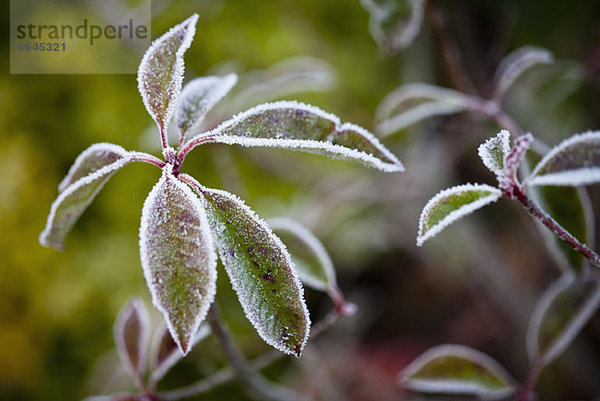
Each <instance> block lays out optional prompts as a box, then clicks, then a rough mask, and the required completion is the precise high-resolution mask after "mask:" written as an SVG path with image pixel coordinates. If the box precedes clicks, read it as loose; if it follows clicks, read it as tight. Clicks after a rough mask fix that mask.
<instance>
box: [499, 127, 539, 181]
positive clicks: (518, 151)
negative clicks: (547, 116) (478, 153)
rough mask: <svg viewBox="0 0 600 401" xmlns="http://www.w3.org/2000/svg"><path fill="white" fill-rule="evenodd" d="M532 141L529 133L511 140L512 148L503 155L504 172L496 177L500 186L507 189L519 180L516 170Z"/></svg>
mask: <svg viewBox="0 0 600 401" xmlns="http://www.w3.org/2000/svg"><path fill="white" fill-rule="evenodd" d="M532 142H533V136H532V135H531V134H525V135H521V136H520V137H518V138H516V139H515V140H514V141H513V147H512V149H511V150H510V152H508V154H505V156H504V174H503V175H502V176H499V177H498V178H499V181H500V188H503V189H509V188H511V186H512V185H513V184H514V183H516V182H519V180H518V177H517V172H518V171H519V166H520V165H521V161H522V160H523V158H524V157H525V153H527V151H528V150H529V147H530V146H531V143H532Z"/></svg>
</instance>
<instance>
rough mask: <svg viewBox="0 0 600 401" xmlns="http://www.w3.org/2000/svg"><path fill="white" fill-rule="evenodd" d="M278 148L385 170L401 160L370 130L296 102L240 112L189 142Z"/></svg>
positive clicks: (391, 169) (394, 169)
mask: <svg viewBox="0 0 600 401" xmlns="http://www.w3.org/2000/svg"><path fill="white" fill-rule="evenodd" d="M207 138H210V140H211V141H212V142H218V143H226V144H238V145H242V146H261V147H276V148H285V149H291V150H299V151H304V152H310V153H316V154H320V155H325V156H329V157H331V158H335V159H343V160H353V161H358V162H361V163H363V164H364V165H366V166H369V167H373V168H376V169H379V170H381V171H385V172H397V171H403V170H404V167H403V166H402V163H400V161H399V160H398V159H397V158H396V156H394V155H393V154H392V153H391V152H390V151H389V150H388V149H386V148H385V146H383V145H382V144H381V143H380V142H379V141H378V140H377V138H375V137H374V136H373V135H372V134H371V133H370V132H368V131H367V130H365V129H364V128H361V127H359V126H357V125H354V124H350V123H345V124H342V123H341V122H340V120H339V119H338V118H337V117H336V116H334V115H332V114H329V113H326V112H324V111H323V110H320V109H318V108H317V107H314V106H309V105H305V104H301V103H297V102H291V101H281V102H276V103H267V104H262V105H260V106H257V107H254V108H252V109H250V110H247V111H245V112H244V113H241V114H238V115H237V116H235V117H233V118H232V119H231V120H228V121H225V122H224V123H222V124H221V125H219V126H218V127H217V128H215V129H214V130H212V131H209V132H207V133H204V134H201V135H199V136H196V137H194V138H192V139H191V140H190V141H189V142H195V141H196V140H200V141H201V142H207V141H208V140H207Z"/></svg>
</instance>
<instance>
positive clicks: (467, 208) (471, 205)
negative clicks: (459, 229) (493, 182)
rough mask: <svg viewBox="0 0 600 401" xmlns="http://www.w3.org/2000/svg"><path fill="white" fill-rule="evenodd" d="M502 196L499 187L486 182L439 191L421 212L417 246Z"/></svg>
mask: <svg viewBox="0 0 600 401" xmlns="http://www.w3.org/2000/svg"><path fill="white" fill-rule="evenodd" d="M501 196H502V192H501V191H500V190H499V189H498V188H494V187H491V186H489V185H485V184H466V185H459V186H456V187H452V188H448V189H445V190H443V191H441V192H439V193H438V194H437V195H435V196H434V197H433V198H431V199H430V200H429V202H427V204H426V205H425V207H424V208H423V211H422V212H421V216H420V217H419V233H418V235H417V246H421V245H423V243H424V242H425V241H427V240H428V239H430V238H432V237H434V236H436V235H437V234H438V233H439V232H440V231H442V230H443V229H444V228H446V227H448V226H449V225H450V224H452V223H454V222H455V221H456V220H458V219H460V218H462V217H464V216H466V215H468V214H470V213H473V212H474V211H475V210H477V209H479V208H482V207H483V206H485V205H487V204H490V203H492V202H495V201H496V200H498V198H500V197H501Z"/></svg>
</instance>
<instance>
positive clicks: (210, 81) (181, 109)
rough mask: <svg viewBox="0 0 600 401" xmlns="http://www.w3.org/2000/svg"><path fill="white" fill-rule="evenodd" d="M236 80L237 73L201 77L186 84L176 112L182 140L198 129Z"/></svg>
mask: <svg viewBox="0 0 600 401" xmlns="http://www.w3.org/2000/svg"><path fill="white" fill-rule="evenodd" d="M236 82H237V75H235V74H229V75H226V76H224V77H200V78H196V79H194V80H192V81H190V82H188V83H187V84H186V85H185V87H184V88H183V91H182V92H181V97H180V99H179V104H178V106H177V112H176V113H175V120H176V121H177V126H178V127H179V131H180V135H181V140H182V141H183V140H184V139H185V137H186V135H187V134H188V133H190V132H191V133H192V134H193V133H194V132H195V131H197V129H198V127H199V126H200V125H201V123H202V121H203V120H204V116H205V115H206V113H208V111H209V110H210V109H212V108H213V106H214V105H215V104H216V103H217V102H218V101H219V100H221V99H222V98H223V96H225V95H226V94H227V93H228V92H229V90H230V89H231V88H232V87H233V86H234V85H235V83H236Z"/></svg>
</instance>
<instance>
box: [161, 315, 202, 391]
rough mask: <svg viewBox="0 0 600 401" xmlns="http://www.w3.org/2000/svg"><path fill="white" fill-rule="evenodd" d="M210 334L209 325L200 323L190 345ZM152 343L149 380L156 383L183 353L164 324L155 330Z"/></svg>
mask: <svg viewBox="0 0 600 401" xmlns="http://www.w3.org/2000/svg"><path fill="white" fill-rule="evenodd" d="M209 334H210V326H209V325H208V324H205V323H204V324H201V325H200V328H199V329H198V331H197V332H196V335H195V336H194V339H193V344H192V347H193V346H194V345H196V344H198V343H199V342H200V341H202V340H204V339H205V338H206V337H208V335H209ZM153 342H154V344H153V345H152V355H151V358H152V359H151V361H150V364H151V365H150V381H151V382H152V383H157V382H158V381H159V380H160V379H162V378H163V377H164V375H165V374H167V372H168V371H169V369H171V368H172V367H173V366H175V364H176V363H177V362H179V360H181V358H183V354H182V353H181V351H180V350H179V348H178V347H177V344H176V343H175V341H173V337H171V333H169V330H168V329H167V326H166V325H161V326H160V327H159V328H158V330H157V331H156V337H155V339H154V341H153Z"/></svg>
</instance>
